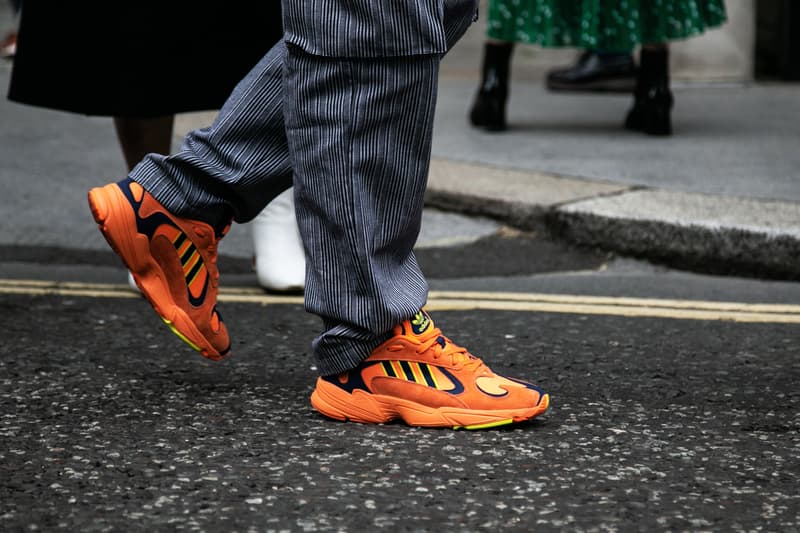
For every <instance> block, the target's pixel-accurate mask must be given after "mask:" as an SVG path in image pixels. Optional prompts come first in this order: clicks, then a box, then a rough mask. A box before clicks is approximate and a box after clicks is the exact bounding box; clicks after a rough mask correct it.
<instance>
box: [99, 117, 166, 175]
mask: <svg viewBox="0 0 800 533" xmlns="http://www.w3.org/2000/svg"><path fill="white" fill-rule="evenodd" d="M174 123H175V115H164V116H161V117H152V118H137V117H114V129H115V130H116V132H117V140H118V141H119V146H120V148H121V149H122V155H123V157H124V158H125V164H126V165H127V166H128V171H131V170H133V167H135V166H136V165H137V164H138V163H139V161H141V160H142V159H144V158H145V156H146V155H147V154H151V153H156V154H161V155H166V154H169V152H170V150H171V149H172V128H173V125H174Z"/></svg>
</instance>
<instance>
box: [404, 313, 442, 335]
mask: <svg viewBox="0 0 800 533" xmlns="http://www.w3.org/2000/svg"><path fill="white" fill-rule="evenodd" d="M435 329H436V328H435V327H434V325H433V319H431V317H430V316H429V315H428V313H426V312H425V311H419V312H418V313H417V314H416V315H414V316H413V317H412V318H410V319H409V320H404V321H402V322H401V323H400V324H398V325H397V326H396V327H395V334H396V335H405V336H407V337H416V338H418V339H420V340H426V339H428V338H429V337H430V336H431V335H436V334H437V333H436V331H435Z"/></svg>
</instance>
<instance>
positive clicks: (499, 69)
mask: <svg viewBox="0 0 800 533" xmlns="http://www.w3.org/2000/svg"><path fill="white" fill-rule="evenodd" d="M513 51H514V44H513V43H510V42H502V41H495V40H491V39H489V40H487V41H486V42H485V43H484V45H483V59H482V62H481V82H480V86H479V87H478V92H477V94H476V95H475V101H474V102H473V103H472V108H471V109H470V113H469V120H470V122H471V123H472V125H473V126H475V127H479V128H483V129H485V130H487V131H503V130H505V129H506V127H507V126H506V101H507V99H508V77H509V72H510V69H511V55H512V53H513Z"/></svg>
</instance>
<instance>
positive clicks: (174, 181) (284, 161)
mask: <svg viewBox="0 0 800 533" xmlns="http://www.w3.org/2000/svg"><path fill="white" fill-rule="evenodd" d="M284 50H285V46H284V45H283V44H282V43H279V44H278V45H276V46H275V47H273V48H272V50H270V51H269V52H268V53H267V54H266V55H265V56H264V57H263V58H262V59H261V61H259V62H258V64H257V65H256V66H255V67H254V68H253V69H252V70H251V71H250V72H249V73H248V74H247V76H245V78H244V79H243V80H242V81H241V82H239V84H238V85H237V86H236V88H235V89H234V90H233V93H231V96H230V97H229V98H228V100H227V101H226V102H225V105H224V106H223V107H222V109H221V110H220V112H219V114H218V115H217V118H216V120H215V121H214V123H213V124H212V125H211V126H210V127H208V128H203V129H199V130H194V131H192V132H189V134H188V135H187V136H186V137H185V138H184V140H183V143H182V145H181V147H180V150H179V151H178V152H177V153H176V154H174V155H171V156H169V157H164V156H161V155H157V154H151V155H148V156H147V157H146V158H145V159H144V160H143V161H142V162H141V163H139V165H137V166H136V168H134V169H133V171H132V172H131V173H130V177H131V179H133V180H134V181H136V182H138V183H140V184H141V185H142V186H143V187H144V188H145V189H146V190H148V191H149V192H150V193H151V194H153V196H155V197H156V198H157V199H158V200H159V201H160V202H161V203H162V204H163V205H164V206H165V207H167V208H168V209H170V210H171V211H173V212H174V213H177V214H180V215H182V216H187V217H191V218H196V219H200V220H205V221H208V222H211V223H212V224H213V225H215V226H220V225H225V224H227V222H228V221H229V220H230V217H231V215H233V217H234V219H235V220H236V221H237V222H247V221H249V220H251V219H252V218H253V217H255V216H256V215H257V214H258V213H259V212H260V211H261V210H262V209H263V208H264V206H265V205H266V204H268V203H269V202H270V200H272V199H273V198H275V197H276V196H277V195H278V194H280V193H281V192H283V191H285V190H286V189H288V188H289V187H290V186H291V183H292V168H291V163H290V160H289V151H288V146H287V144H286V132H285V131H284V125H283V99H284V97H283V56H284Z"/></svg>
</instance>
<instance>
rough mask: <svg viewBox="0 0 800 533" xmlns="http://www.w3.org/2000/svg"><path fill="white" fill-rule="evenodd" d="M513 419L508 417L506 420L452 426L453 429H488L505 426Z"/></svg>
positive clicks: (512, 421) (511, 422)
mask: <svg viewBox="0 0 800 533" xmlns="http://www.w3.org/2000/svg"><path fill="white" fill-rule="evenodd" d="M513 423H514V419H513V418H509V419H506V420H497V421H495V422H487V423H485V424H471V425H469V426H453V429H489V428H496V427H499V426H507V425H508V424H513Z"/></svg>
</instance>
